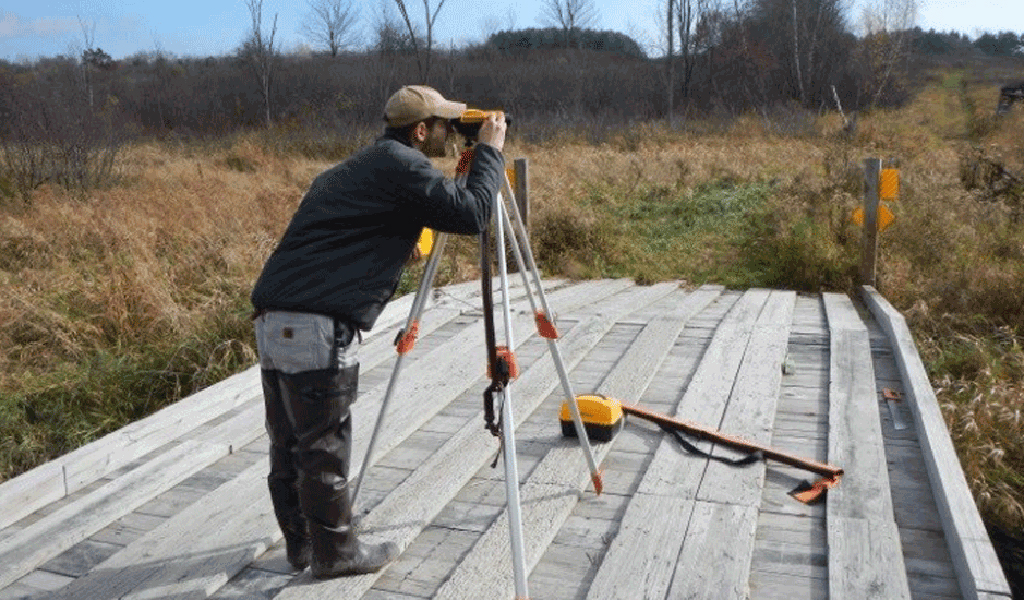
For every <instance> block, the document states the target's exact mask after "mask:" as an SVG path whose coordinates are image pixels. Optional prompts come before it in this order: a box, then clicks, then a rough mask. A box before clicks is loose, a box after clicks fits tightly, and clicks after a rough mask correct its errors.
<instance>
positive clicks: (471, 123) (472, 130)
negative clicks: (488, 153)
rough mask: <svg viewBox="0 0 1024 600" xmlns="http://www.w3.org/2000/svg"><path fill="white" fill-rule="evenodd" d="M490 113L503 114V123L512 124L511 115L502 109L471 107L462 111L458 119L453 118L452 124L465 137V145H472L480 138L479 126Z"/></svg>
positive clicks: (500, 115) (499, 115)
mask: <svg viewBox="0 0 1024 600" xmlns="http://www.w3.org/2000/svg"><path fill="white" fill-rule="evenodd" d="M491 115H498V117H499V118H501V117H502V116H504V117H505V125H506V126H508V125H511V124H512V117H510V116H508V115H506V114H505V113H504V111H500V110H479V109H476V108H471V109H469V110H467V111H465V112H463V113H462V115H460V116H459V118H458V119H453V120H452V125H453V126H454V127H455V131H457V132H458V133H459V134H460V135H461V136H462V137H464V138H466V145H467V146H472V145H473V144H475V143H476V142H477V140H478V139H479V138H480V128H481V127H482V126H483V124H484V121H486V120H487V118H488V117H490V116H491Z"/></svg>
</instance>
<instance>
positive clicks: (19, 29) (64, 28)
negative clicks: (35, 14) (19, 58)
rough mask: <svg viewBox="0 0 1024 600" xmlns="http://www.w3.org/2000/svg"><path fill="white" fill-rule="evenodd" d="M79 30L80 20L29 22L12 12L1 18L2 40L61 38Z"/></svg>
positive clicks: (40, 20)
mask: <svg viewBox="0 0 1024 600" xmlns="http://www.w3.org/2000/svg"><path fill="white" fill-rule="evenodd" d="M79 29H80V27H79V23H78V20H77V19H75V18H72V17H40V18H38V19H34V20H32V21H28V20H25V19H23V18H21V17H19V16H18V15H17V14H15V13H12V12H4V13H3V16H0V38H18V37H52V36H61V35H65V34H68V33H74V32H76V31H78V30H79Z"/></svg>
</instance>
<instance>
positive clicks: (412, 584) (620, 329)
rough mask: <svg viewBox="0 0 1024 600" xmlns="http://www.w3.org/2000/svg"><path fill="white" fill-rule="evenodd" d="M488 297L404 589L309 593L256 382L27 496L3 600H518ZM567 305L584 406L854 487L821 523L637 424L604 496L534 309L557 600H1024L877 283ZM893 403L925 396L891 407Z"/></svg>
mask: <svg viewBox="0 0 1024 600" xmlns="http://www.w3.org/2000/svg"><path fill="white" fill-rule="evenodd" d="M477 287H478V286H477V285H476V284H462V285H457V286H451V287H448V288H445V289H444V290H443V292H442V293H439V294H437V295H436V297H435V299H434V301H433V302H432V304H431V306H430V308H429V309H428V310H427V312H426V314H425V317H424V319H423V325H422V333H421V338H420V341H419V343H418V344H417V347H416V349H415V350H414V351H413V352H412V353H411V354H410V355H409V358H408V360H407V364H406V368H405V369H404V371H403V375H402V377H401V378H400V381H399V387H398V390H397V393H396V395H395V398H394V400H393V402H392V410H391V411H390V413H389V415H388V417H387V419H386V423H385V426H386V430H385V431H384V432H383V433H382V435H381V436H380V440H381V441H380V442H379V445H378V451H377V452H376V454H377V456H378V457H379V458H378V459H377V460H375V461H374V464H373V465H372V467H371V468H370V470H369V473H368V475H367V480H366V483H365V485H364V486H363V490H362V491H361V498H360V504H361V508H363V509H366V510H369V512H368V514H367V515H366V517H365V519H364V522H363V528H364V529H365V530H366V536H367V537H368V538H370V539H390V540H394V541H396V542H398V543H399V545H400V546H401V547H402V549H403V553H402V555H401V557H400V558H399V559H398V560H397V561H396V562H395V563H393V564H392V565H390V566H389V567H388V568H387V569H385V570H384V571H382V572H381V573H379V574H375V575H366V576H359V577H351V578H343V579H336V580H330V581H323V582H318V581H315V580H313V579H312V578H311V577H310V576H309V573H308V571H307V572H305V573H302V574H299V575H295V574H293V573H291V572H290V571H289V569H288V566H287V563H286V562H285V560H284V557H283V547H282V544H283V542H282V541H281V536H280V533H279V531H278V530H277V527H276V524H275V522H274V519H273V514H272V511H271V506H270V500H269V496H268V494H267V490H266V484H265V477H266V472H267V440H266V436H265V433H264V431H263V411H262V396H261V390H260V384H259V377H258V372H257V371H256V370H255V369H250V370H249V371H246V372H245V373H242V374H239V375H236V376H234V377H232V378H230V379H228V380H226V381H224V382H222V383H220V384H218V385H215V386H212V387H211V388H208V389H207V390H204V391H203V392H200V393H199V394H196V395H194V396H192V397H189V398H187V399H185V400H182V401H181V402H179V403H178V404H176V405H175V406H172V407H170V408H168V409H165V410H163V411H161V412H160V413H157V414H156V415H153V416H151V417H149V418H147V419H144V420H142V421H139V422H137V423H134V424H132V425H130V426H128V427H125V428H124V429H122V430H120V431H118V432H115V433H114V434H111V435H109V436H107V437H105V438H103V439H102V440H99V441H97V442H95V443H93V444H90V445H89V446H86V447H84V448H81V449H79V450H77V451H75V452H73V453H70V454H68V455H67V456H64V457H62V458H60V459H58V460H55V461H52V462H51V463H48V464H46V465H43V466H42V467H40V468H38V469H36V470H34V471H31V472H29V473H26V474H25V475H23V476H21V477H19V478H16V479H14V480H11V481H8V482H6V483H4V484H2V485H0V527H2V528H3V529H0V600H8V599H13V598H42V597H47V598H69V599H70V598H76V599H88V600H108V599H114V598H137V599H143V598H148V599H155V598H161V599H163V598H167V599H170V598H175V599H201V598H221V599H229V598H230V599H241V598H274V599H279V600H298V599H313V598H346V599H355V598H363V599H366V600H381V599H411V598H445V599H472V600H485V599H489V598H494V599H502V600H504V599H507V598H511V597H512V596H513V579H512V567H511V562H510V558H509V541H508V533H507V515H506V512H505V486H504V481H503V476H504V474H503V470H502V469H501V467H500V463H499V468H497V469H492V468H491V467H490V463H491V461H492V459H493V458H494V456H495V453H496V450H497V446H496V441H495V438H493V437H491V436H490V434H488V433H487V432H486V431H485V430H484V429H483V426H482V425H483V423H482V421H483V420H482V409H481V406H480V399H481V392H482V390H483V388H484V387H485V383H484V373H483V370H484V369H483V362H484V351H483V335H482V325H481V322H482V315H481V308H480V302H479V291H478V289H477ZM546 291H547V292H548V295H549V299H550V301H551V305H552V307H553V308H554V309H555V310H556V312H557V313H558V315H559V320H558V325H559V329H560V333H561V339H560V340H559V347H560V349H561V353H562V355H563V357H564V358H565V361H566V363H567V366H568V367H569V369H570V378H571V379H572V383H573V386H574V387H575V392H576V393H584V392H598V393H604V394H607V395H610V396H614V397H617V398H619V399H621V400H623V401H624V402H630V403H635V402H639V403H640V405H642V406H644V407H647V408H649V409H652V410H655V411H658V412H663V413H667V414H672V415H677V416H679V417H680V418H684V419H687V420H690V421H694V422H697V423H700V424H703V425H706V426H709V427H713V428H719V429H721V430H722V431H723V432H725V433H729V434H732V435H735V436H740V437H744V438H747V439H750V440H754V441H757V442H760V443H763V444H769V445H771V446H773V447H776V448H779V449H782V450H785V451H789V452H791V453H794V454H798V455H801V456H805V457H807V458H811V459H815V460H818V461H822V462H831V463H833V464H837V465H839V466H842V467H844V468H845V470H846V475H845V477H844V479H843V481H842V483H841V484H840V485H839V486H838V487H836V488H835V489H833V490H832V491H830V492H829V496H828V498H827V499H826V501H825V502H823V503H820V504H818V505H815V506H806V505H803V504H800V503H799V502H797V501H796V500H794V499H793V498H792V497H791V496H790V495H789V492H790V491H791V490H792V489H793V488H794V487H796V485H797V484H798V483H799V482H800V481H802V480H805V479H810V478H811V476H810V474H808V473H805V472H801V471H798V470H796V469H793V468H791V467H785V466H781V465H779V464H777V463H767V464H765V463H758V464H755V465H753V466H748V467H745V468H733V467H727V466H724V465H722V464H721V463H717V462H709V461H708V460H707V459H704V458H698V457H695V456H693V455H689V454H686V453H685V452H683V451H681V449H680V448H679V447H678V446H677V445H676V443H675V441H674V440H672V439H671V438H669V437H666V436H665V434H663V433H662V432H661V431H660V430H658V429H657V428H655V427H654V426H652V425H650V424H648V423H645V422H643V421H639V420H631V421H630V422H629V423H628V424H627V426H626V428H625V429H624V430H623V431H622V432H620V433H619V434H618V435H617V436H616V437H615V439H614V440H613V441H612V442H609V443H605V444H595V445H594V451H595V454H597V456H598V457H599V458H600V460H601V463H602V467H603V471H604V486H605V490H604V493H603V494H601V495H596V494H595V493H594V492H593V490H592V489H591V488H590V486H589V475H588V473H587V470H586V467H585V463H584V460H583V456H582V453H581V452H580V450H579V448H578V446H577V445H576V444H575V442H574V441H572V440H567V439H565V438H562V437H561V436H560V433H559V426H558V423H557V412H558V409H559V406H560V403H561V389H560V386H558V385H557V384H558V381H557V377H556V375H555V372H554V368H553V362H552V361H551V360H550V357H549V355H548V353H547V350H546V345H545V343H544V341H543V340H541V339H538V337H537V336H536V335H534V331H533V327H534V326H533V323H532V317H531V315H530V314H529V311H528V310H527V308H528V307H527V306H526V304H525V302H524V301H523V298H522V292H521V290H520V289H519V288H513V290H512V293H511V294H510V296H511V297H512V298H513V300H514V301H515V305H514V307H515V309H516V312H515V317H514V318H515V332H516V333H515V336H516V341H517V343H518V349H517V357H518V360H519V363H520V366H521V368H522V372H523V374H522V376H521V377H520V378H519V379H518V380H517V381H516V382H515V383H514V384H513V386H512V388H511V389H512V393H511V395H512V398H513V401H514V404H513V406H514V412H515V417H516V421H517V422H518V429H517V445H516V450H517V456H518V459H519V468H520V490H521V497H522V507H523V530H524V539H525V548H526V562H527V564H528V566H529V568H530V575H529V587H530V597H531V598H535V599H549V598H550V599H558V600H564V599H570V598H580V599H582V598H589V599H615V600H620V599H627V598H637V599H640V598H714V599H719V598H721V599H733V598H752V599H758V600H760V599H772V598H779V599H785V600H800V599H804V598H807V599H820V598H831V599H833V600H838V599H843V598H849V599H856V600H864V599H867V598H877V599H880V600H894V599H901V598H914V599H924V598H928V599H953V598H964V599H968V600H973V599H975V598H983V599H988V600H994V599H997V598H1009V597H1010V593H1009V588H1008V586H1007V584H1006V581H1005V578H1004V577H1003V575H1002V572H1001V570H1000V568H999V565H998V563H997V562H996V558H995V554H994V552H993V551H992V547H991V544H990V543H989V540H988V538H987V535H986V534H985V530H984V527H983V526H982V525H981V521H980V519H979V518H978V515H977V510H976V508H975V507H974V504H973V502H972V500H971V498H970V495H969V493H968V491H967V488H966V484H965V482H964V478H963V474H962V471H961V470H960V466H959V463H957V461H956V457H955V454H952V445H951V444H950V442H949V436H948V432H946V429H945V426H944V424H943V423H942V420H941V415H940V414H939V413H938V406H937V404H936V402H935V397H934V394H933V393H932V391H931V388H930V387H929V386H928V381H927V378H926V377H925V374H924V371H923V369H922V368H921V365H920V360H919V358H918V357H917V353H916V350H915V349H914V347H913V341H912V339H911V338H910V337H909V333H907V332H906V327H905V325H904V324H903V321H902V318H901V317H899V315H898V314H897V313H896V312H895V311H894V310H892V308H891V307H890V306H889V305H888V304H887V303H886V302H885V301H884V299H881V298H880V297H879V296H878V295H877V294H876V293H874V292H873V290H871V289H870V288H866V289H865V293H864V297H863V299H860V298H858V299H855V300H851V299H850V298H848V297H846V296H845V295H836V294H824V295H822V296H809V295H798V294H795V293H793V292H785V291H771V290H749V291H745V292H741V291H731V290H724V289H721V288H718V287H708V286H706V287H703V288H700V289H697V290H687V289H684V288H682V287H680V286H679V285H678V284H674V283H665V284H658V285H654V286H647V287H639V286H635V285H633V284H632V283H631V282H629V281H625V280H606V281H587V282H564V281H550V282H548V283H547V286H546ZM409 300H410V299H409V298H404V299H400V300H397V301H396V302H394V303H392V305H390V306H389V308H388V310H387V311H385V313H384V315H382V317H381V320H380V322H379V323H378V327H377V328H376V330H375V332H374V334H373V335H371V336H368V337H366V338H365V339H364V342H363V344H362V346H361V348H360V358H361V364H362V378H361V383H360V389H361V394H360V399H359V401H358V402H357V404H356V405H355V407H354V431H355V448H354V452H353V455H354V456H355V457H362V456H363V455H364V453H365V449H366V444H367V443H368V441H369V434H370V432H371V430H372V427H373V421H374V418H375V417H376V411H377V409H378V407H379V403H380V399H381V398H382V396H383V390H384V386H385V385H386V383H387V380H388V378H389V376H390V373H391V368H392V365H393V361H394V350H393V348H392V346H391V342H392V340H393V339H394V337H395V332H396V330H397V328H398V327H399V324H400V322H402V321H403V320H404V317H405V315H406V312H407V311H408V307H409ZM883 388H890V389H892V390H895V391H897V392H900V393H901V394H902V397H903V401H901V402H899V403H896V404H895V405H894V406H893V407H892V408H891V409H890V407H889V406H888V405H887V403H886V402H885V401H883V399H882V396H881V390H882V389H883ZM893 411H894V412H893ZM894 415H895V417H896V418H897V419H898V420H899V421H902V422H905V424H906V428H904V429H902V430H897V429H896V428H895V427H894V420H893V417H894ZM702 445H703V446H705V447H709V448H710V445H709V444H702ZM714 452H715V453H721V454H728V451H723V450H722V449H715V450H714ZM354 472H358V469H355V470H354Z"/></svg>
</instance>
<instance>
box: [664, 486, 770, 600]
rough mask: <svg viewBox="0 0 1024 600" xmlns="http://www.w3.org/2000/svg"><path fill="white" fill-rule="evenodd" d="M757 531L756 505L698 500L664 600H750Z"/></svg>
mask: <svg viewBox="0 0 1024 600" xmlns="http://www.w3.org/2000/svg"><path fill="white" fill-rule="evenodd" d="M662 519H664V517H662ZM756 529H757V507H756V506H741V505H737V504H718V503H715V502H702V501H698V502H697V503H696V504H695V506H694V509H693V515H692V516H691V517H690V526H689V528H688V529H687V531H686V539H685V541H684V542H683V552H681V553H680V554H679V561H678V564H677V565H676V570H675V576H674V577H673V578H672V584H671V586H670V587H669V589H668V595H666V596H665V597H666V598H693V599H698V598H706V599H708V600H711V599H717V598H749V597H750V592H749V590H748V579H749V573H750V561H751V549H752V548H753V546H754V533H755V531H756Z"/></svg>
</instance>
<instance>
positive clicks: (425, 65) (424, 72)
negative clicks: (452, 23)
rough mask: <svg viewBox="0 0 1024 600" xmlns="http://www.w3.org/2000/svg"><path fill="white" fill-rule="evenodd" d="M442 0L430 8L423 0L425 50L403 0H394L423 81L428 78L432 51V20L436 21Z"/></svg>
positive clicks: (425, 0) (442, 4)
mask: <svg viewBox="0 0 1024 600" xmlns="http://www.w3.org/2000/svg"><path fill="white" fill-rule="evenodd" d="M444 2H445V0H437V6H435V7H434V9H433V10H431V8H430V0H423V20H424V23H425V24H426V28H427V34H426V37H425V39H424V42H425V43H426V46H427V47H426V52H422V51H421V50H422V49H421V48H420V44H419V40H418V39H417V36H416V28H415V27H414V26H413V24H412V18H410V17H409V10H408V8H407V7H406V6H405V0H395V4H397V5H398V12H399V13H401V14H402V19H403V20H404V21H405V25H406V27H408V28H409V37H410V38H411V39H412V44H413V48H414V49H415V51H416V64H417V65H418V66H419V69H420V79H421V80H422V81H423V82H424V83H426V82H427V81H429V79H430V66H431V63H430V60H431V56H432V54H433V51H434V22H435V21H437V14H438V13H439V12H441V7H442V6H444Z"/></svg>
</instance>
